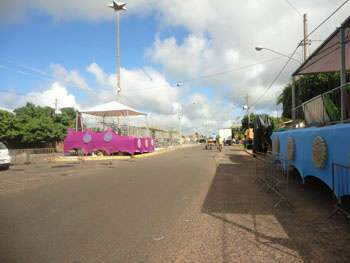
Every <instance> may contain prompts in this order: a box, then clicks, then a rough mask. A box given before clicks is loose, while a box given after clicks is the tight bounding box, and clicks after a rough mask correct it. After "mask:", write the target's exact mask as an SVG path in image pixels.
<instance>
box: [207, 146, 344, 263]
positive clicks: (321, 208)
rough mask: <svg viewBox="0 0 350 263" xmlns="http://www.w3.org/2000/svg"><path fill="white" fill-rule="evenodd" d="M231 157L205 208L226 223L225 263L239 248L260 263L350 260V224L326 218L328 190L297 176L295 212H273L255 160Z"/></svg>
mask: <svg viewBox="0 0 350 263" xmlns="http://www.w3.org/2000/svg"><path fill="white" fill-rule="evenodd" d="M226 157H228V160H229V163H227V162H226V163H219V164H218V166H217V170H216V173H215V177H214V178H213V181H212V183H211V186H210V188H209V191H208V193H207V196H206V198H205V200H204V203H203V205H202V209H201V211H202V213H206V214H208V215H210V216H212V217H213V218H215V219H218V220H220V221H221V222H222V224H223V232H222V240H226V241H225V242H223V246H225V247H223V258H224V259H225V258H226V259H229V258H230V255H229V253H231V252H232V250H230V246H235V247H237V248H240V249H238V251H236V252H235V253H236V256H237V255H239V254H240V253H241V254H244V255H245V256H246V257H247V258H251V259H252V258H254V259H257V260H258V261H264V260H272V261H274V260H276V261H280V260H281V259H282V260H283V261H284V262H286V260H287V261H288V262H291V261H296V262H298V261H299V262H300V261H306V262H320V259H322V262H346V261H349V260H350V231H349V230H350V228H349V225H350V224H349V222H347V221H346V220H345V219H344V218H342V217H335V218H331V219H328V218H327V217H328V215H329V213H330V212H331V204H332V195H329V193H327V191H325V189H322V188H320V187H317V185H316V186H315V185H313V187H306V188H305V187H304V186H302V185H301V184H300V181H299V180H298V177H297V176H292V180H291V183H290V191H289V193H290V197H289V198H290V200H291V201H292V203H293V204H294V205H295V209H290V208H289V207H287V206H279V207H278V208H274V207H273V204H274V201H275V200H274V195H273V194H272V193H270V192H267V191H265V190H264V189H263V188H262V187H261V185H259V184H257V183H256V182H255V162H254V159H253V158H252V157H251V156H248V155H246V154H242V152H239V151H231V152H230V153H229V154H227V155H226ZM230 162H231V163H230ZM228 241H230V242H228ZM239 250H241V251H239ZM230 251H231V252H230ZM247 251H248V252H247ZM228 261H229V260H228Z"/></svg>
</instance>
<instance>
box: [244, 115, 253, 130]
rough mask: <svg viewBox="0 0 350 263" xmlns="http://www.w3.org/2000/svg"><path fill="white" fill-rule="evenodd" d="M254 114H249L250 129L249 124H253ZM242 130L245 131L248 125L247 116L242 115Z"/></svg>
mask: <svg viewBox="0 0 350 263" xmlns="http://www.w3.org/2000/svg"><path fill="white" fill-rule="evenodd" d="M255 117H256V116H255V114H254V113H250V127H251V124H252V123H253V122H254V120H255ZM241 122H242V129H243V130H244V131H245V130H246V129H248V127H249V124H248V115H244V117H243V119H242V121H241Z"/></svg>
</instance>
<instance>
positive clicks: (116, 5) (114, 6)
mask: <svg viewBox="0 0 350 263" xmlns="http://www.w3.org/2000/svg"><path fill="white" fill-rule="evenodd" d="M108 7H110V8H112V9H113V10H114V11H115V12H116V13H117V14H116V19H117V72H116V73H117V99H118V98H119V95H120V92H121V87H120V29H119V24H120V21H119V20H120V15H119V12H120V11H125V10H126V4H125V3H118V2H117V1H114V0H113V2H112V3H111V4H109V5H108Z"/></svg>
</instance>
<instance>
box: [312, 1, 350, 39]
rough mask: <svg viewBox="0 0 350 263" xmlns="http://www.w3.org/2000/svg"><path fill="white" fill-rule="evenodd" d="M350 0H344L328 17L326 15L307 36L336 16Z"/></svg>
mask: <svg viewBox="0 0 350 263" xmlns="http://www.w3.org/2000/svg"><path fill="white" fill-rule="evenodd" d="M349 1H350V0H346V1H344V2H343V3H342V4H341V5H339V6H338V7H337V8H336V9H335V10H334V11H333V12H332V13H331V14H330V15H329V16H328V17H326V18H325V19H324V20H323V21H322V22H321V23H320V24H319V25H318V26H316V27H315V28H314V29H313V30H312V31H311V32H310V33H309V34H308V35H307V37H309V36H311V35H312V34H313V33H314V32H315V31H317V30H318V29H319V28H320V27H321V26H322V25H323V24H324V23H326V22H327V21H328V20H329V19H330V18H331V17H332V16H334V15H335V14H336V13H337V12H338V11H339V10H340V9H341V8H342V7H343V6H344V5H346V4H347V3H348V2H349Z"/></svg>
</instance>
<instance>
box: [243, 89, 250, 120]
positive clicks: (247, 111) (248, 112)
mask: <svg viewBox="0 0 350 263" xmlns="http://www.w3.org/2000/svg"><path fill="white" fill-rule="evenodd" d="M245 102H246V104H245V105H244V106H243V110H246V114H247V117H248V127H249V125H250V107H249V95H248V94H247V96H246V101H245Z"/></svg>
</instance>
